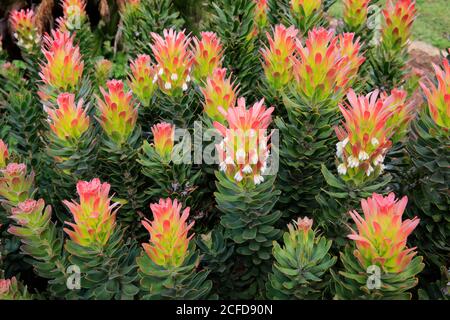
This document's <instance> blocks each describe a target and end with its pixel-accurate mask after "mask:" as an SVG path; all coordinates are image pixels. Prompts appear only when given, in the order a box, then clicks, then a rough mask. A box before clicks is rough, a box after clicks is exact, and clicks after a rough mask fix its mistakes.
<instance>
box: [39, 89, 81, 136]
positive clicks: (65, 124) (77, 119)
mask: <svg viewBox="0 0 450 320" xmlns="http://www.w3.org/2000/svg"><path fill="white" fill-rule="evenodd" d="M57 104H58V108H57V109H53V108H46V111H47V113H48V116H49V119H48V121H49V123H50V129H51V130H52V131H53V133H54V134H55V135H56V136H57V137H58V138H59V139H61V140H62V141H66V142H67V143H71V142H76V141H77V140H78V139H79V138H80V137H81V136H82V134H83V133H84V132H86V130H87V129H88V128H89V117H88V116H87V115H86V111H85V110H84V109H83V100H82V99H80V101H78V104H76V103H75V95H73V94H71V93H61V94H60V95H59V96H58V99H57Z"/></svg>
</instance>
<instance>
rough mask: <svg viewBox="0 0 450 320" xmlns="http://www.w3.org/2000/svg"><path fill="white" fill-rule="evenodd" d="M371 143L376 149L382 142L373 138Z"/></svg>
mask: <svg viewBox="0 0 450 320" xmlns="http://www.w3.org/2000/svg"><path fill="white" fill-rule="evenodd" d="M371 143H372V145H373V146H374V147H376V146H377V145H379V144H380V141H378V139H377V138H375V137H373V138H372V140H371Z"/></svg>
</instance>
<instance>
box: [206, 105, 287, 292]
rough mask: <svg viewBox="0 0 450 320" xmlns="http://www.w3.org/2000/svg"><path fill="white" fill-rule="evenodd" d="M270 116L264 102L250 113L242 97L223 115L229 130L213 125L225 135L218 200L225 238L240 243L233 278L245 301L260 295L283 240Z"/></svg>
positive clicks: (217, 173)
mask: <svg viewBox="0 0 450 320" xmlns="http://www.w3.org/2000/svg"><path fill="white" fill-rule="evenodd" d="M272 112H273V108H268V109H266V108H265V106H264V100H261V101H259V102H257V103H255V104H254V105H253V106H252V107H250V108H249V109H247V108H246V104H245V99H244V98H240V99H239V100H238V104H237V107H230V108H229V109H228V112H226V113H225V112H223V114H224V116H226V120H227V124H228V127H225V126H224V125H222V124H220V123H219V122H214V126H215V128H216V129H217V130H218V131H219V133H220V134H221V135H222V136H223V137H224V139H223V141H222V142H221V143H220V144H218V145H216V148H217V151H218V154H219V162H220V164H219V171H217V172H216V177H217V182H216V186H217V192H215V197H216V201H217V207H218V209H219V210H220V211H221V212H222V216H221V224H222V226H223V227H224V228H225V236H226V237H227V238H229V239H231V240H232V241H233V242H234V243H235V245H236V253H237V256H236V258H237V261H236V263H235V268H236V271H235V272H233V280H234V281H235V285H236V287H237V288H236V296H241V297H245V296H246V295H248V294H250V295H255V294H256V293H257V292H258V294H262V291H263V290H264V282H265V276H266V275H267V273H268V272H269V270H270V264H271V262H270V260H271V248H272V241H273V240H276V239H278V238H279V237H280V236H281V232H280V230H278V229H277V228H276V227H275V224H276V222H277V220H278V219H279V218H280V216H281V213H280V212H278V211H274V210H273V207H274V205H275V203H276V201H277V199H278V195H279V191H277V190H275V187H274V180H275V177H276V175H275V174H274V173H271V175H268V173H269V172H268V164H267V161H268V156H269V147H270V145H269V144H268V140H269V137H268V136H266V135H265V133H266V132H265V131H266V129H267V128H268V126H269V124H270V122H271V113H272Z"/></svg>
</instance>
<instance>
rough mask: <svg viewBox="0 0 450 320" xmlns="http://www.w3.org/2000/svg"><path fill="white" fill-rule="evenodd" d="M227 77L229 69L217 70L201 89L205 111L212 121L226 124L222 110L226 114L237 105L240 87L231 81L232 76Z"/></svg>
mask: <svg viewBox="0 0 450 320" xmlns="http://www.w3.org/2000/svg"><path fill="white" fill-rule="evenodd" d="M226 75H227V69H225V68H223V69H215V70H214V71H213V73H212V74H211V76H209V77H208V78H207V79H206V82H205V83H204V86H203V87H201V88H200V90H201V92H202V94H203V99H204V103H203V111H204V113H205V114H206V115H207V117H208V118H209V119H210V120H211V121H218V122H220V123H225V117H224V116H223V115H222V113H221V112H220V109H223V110H224V111H225V112H226V111H227V110H228V109H229V108H230V107H234V106H235V104H236V96H237V94H238V92H239V90H238V85H236V84H235V82H234V81H233V82H232V81H231V76H229V77H228V78H226Z"/></svg>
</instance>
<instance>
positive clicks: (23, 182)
mask: <svg viewBox="0 0 450 320" xmlns="http://www.w3.org/2000/svg"><path fill="white" fill-rule="evenodd" d="M33 184H34V172H31V173H30V174H27V166H26V165H25V164H23V163H13V162H12V163H8V165H7V166H6V167H5V168H4V169H1V170H0V201H1V203H2V205H4V206H7V207H9V208H10V207H15V206H17V205H18V204H19V203H20V202H23V201H25V200H27V199H29V198H30V197H31V195H32V194H33V192H34V189H33Z"/></svg>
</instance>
